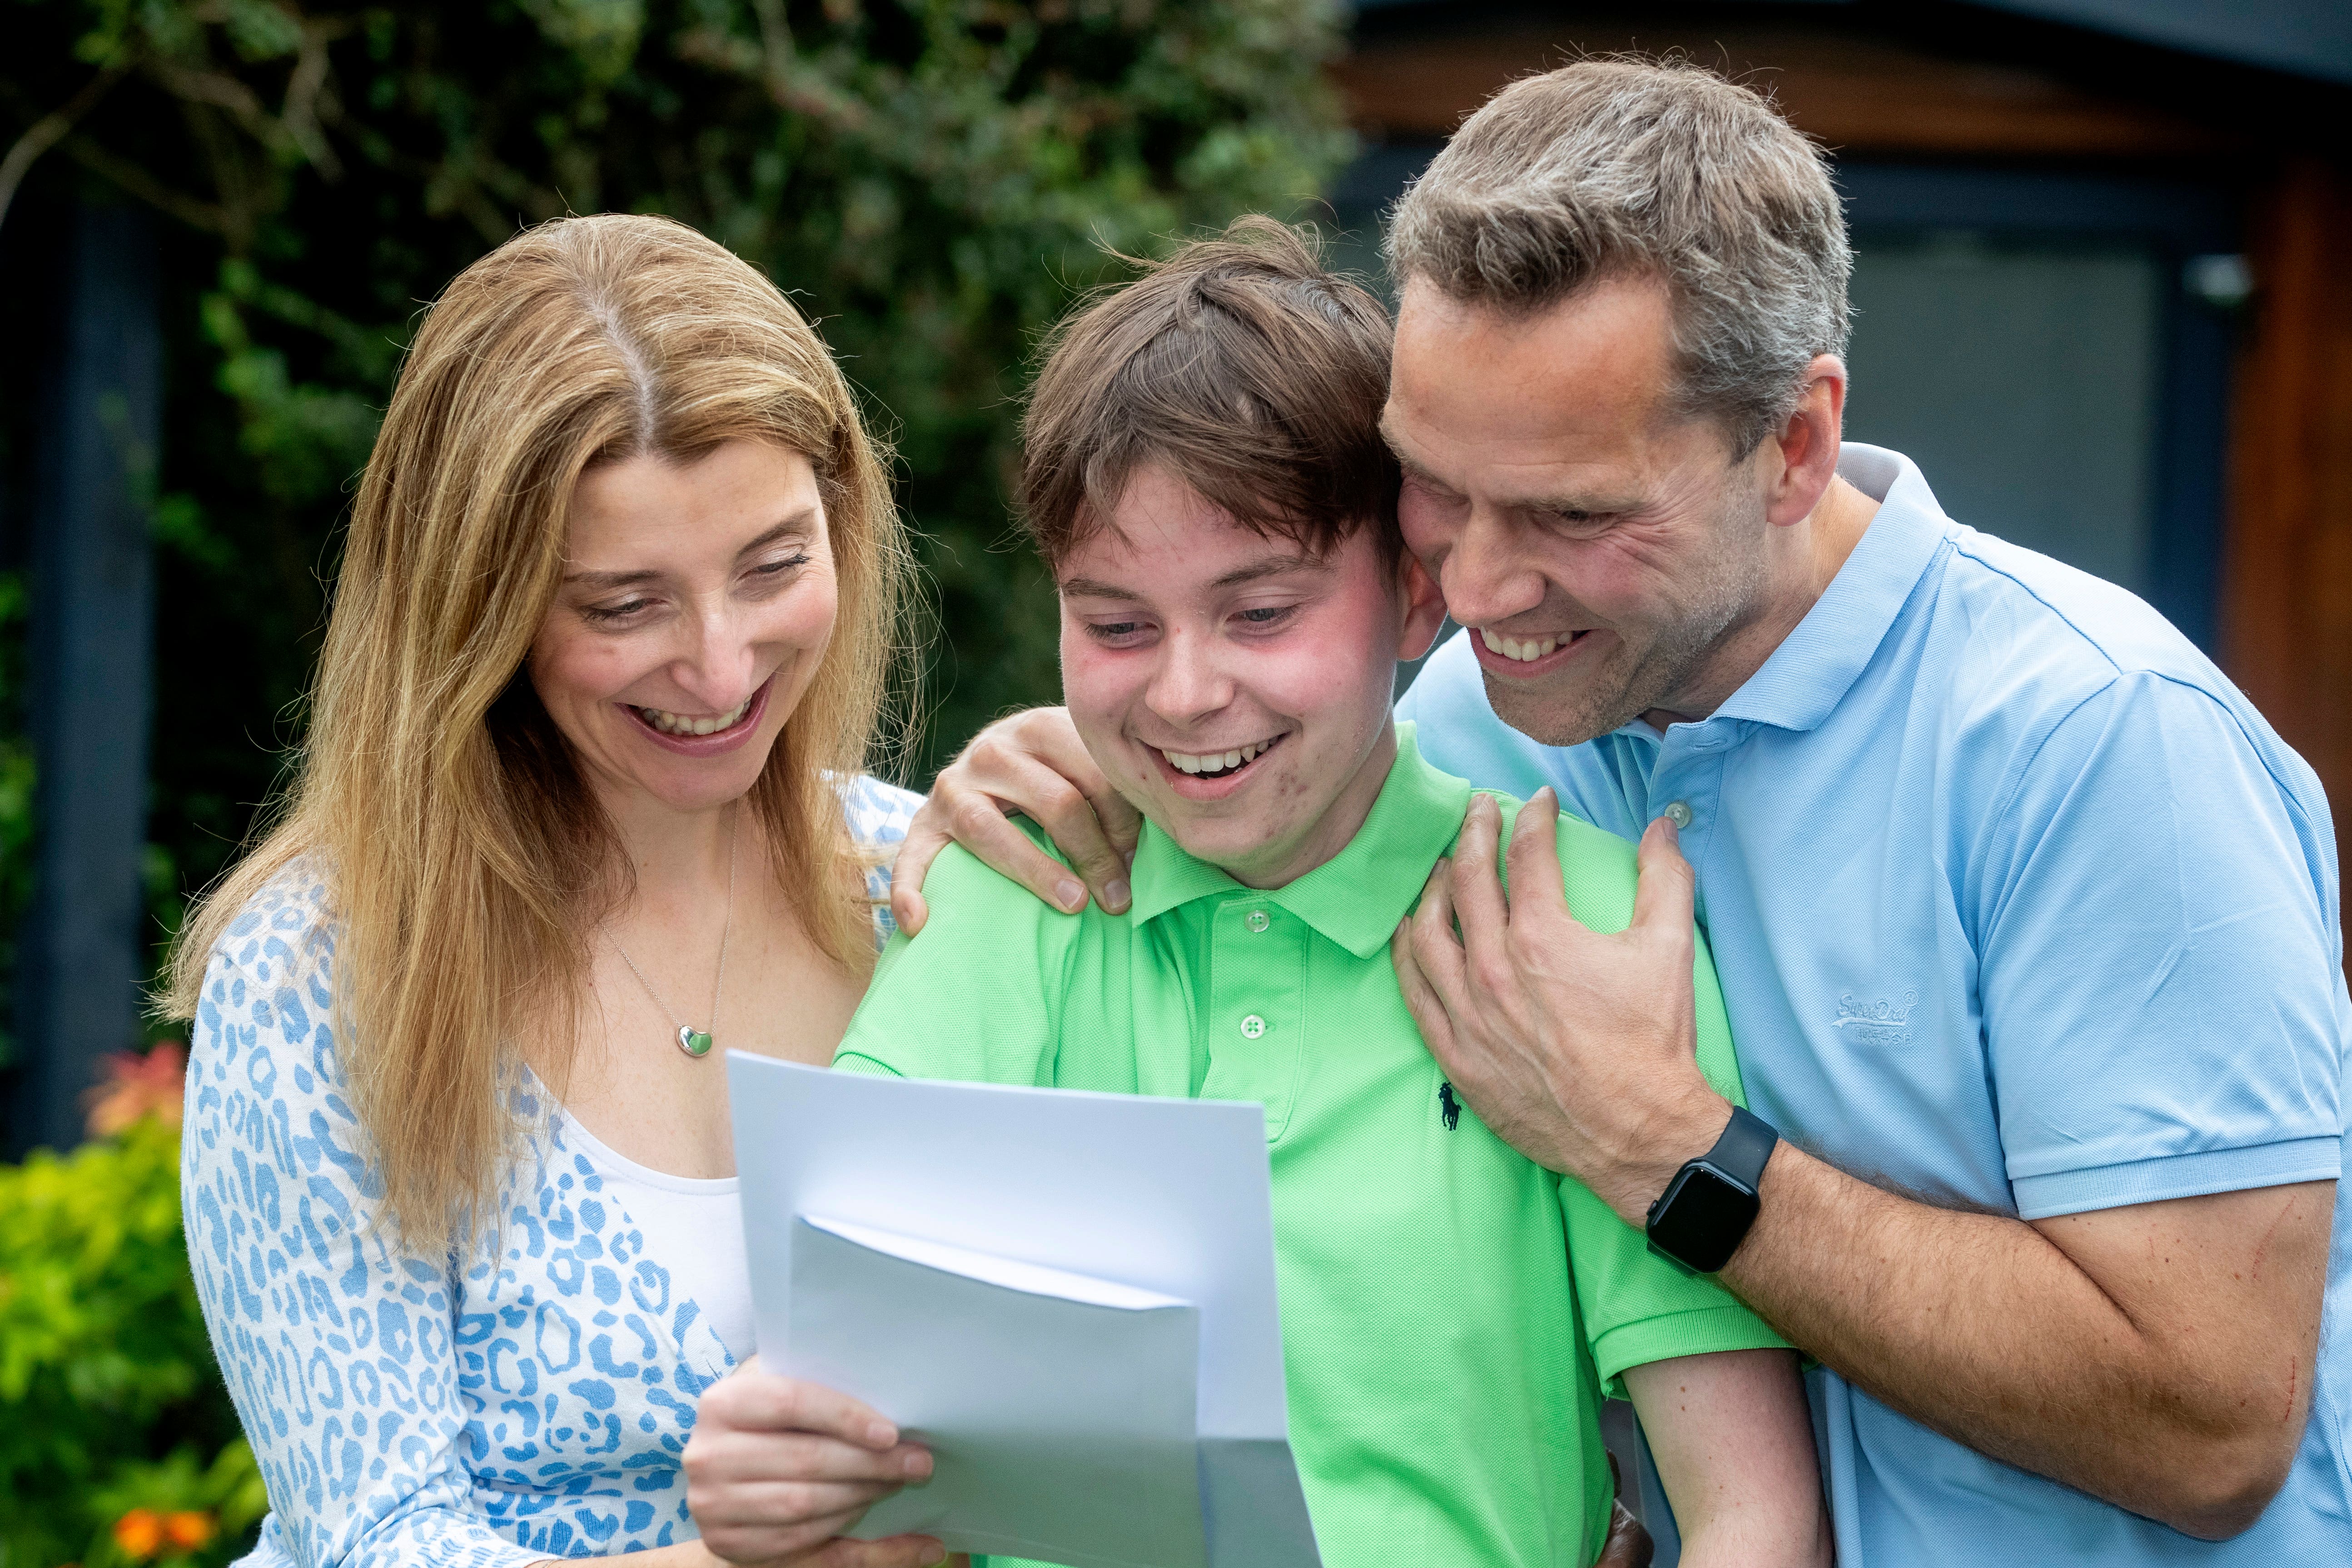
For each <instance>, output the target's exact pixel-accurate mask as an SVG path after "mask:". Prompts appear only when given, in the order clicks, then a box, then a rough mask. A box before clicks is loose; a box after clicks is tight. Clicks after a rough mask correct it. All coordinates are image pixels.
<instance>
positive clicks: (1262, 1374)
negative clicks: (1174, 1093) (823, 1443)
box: [727, 1052, 1319, 1568]
mask: <svg viewBox="0 0 2352 1568" xmlns="http://www.w3.org/2000/svg"><path fill="white" fill-rule="evenodd" d="M727 1070H728V1090H729V1093H730V1097H731V1099H732V1102H733V1121H734V1129H735V1153H736V1165H737V1169H738V1172H739V1173H740V1177H741V1184H740V1191H741V1196H742V1204H743V1228H744V1240H745V1249H746V1252H747V1255H748V1258H749V1262H750V1265H751V1289H752V1302H753V1307H754V1310H755V1312H756V1314H757V1316H758V1320H759V1343H760V1350H761V1360H762V1362H763V1363H765V1364H767V1365H768V1366H770V1367H771V1368H772V1369H773V1370H776V1371H780V1372H783V1373H788V1374H790V1375H793V1376H796V1377H806V1378H810V1379H812V1380H814V1381H822V1382H826V1383H827V1385H828V1386H833V1387H838V1388H840V1389H842V1390H843V1392H845V1393H848V1394H856V1395H857V1396H858V1397H860V1398H864V1399H866V1400H867V1401H868V1402H869V1403H871V1404H873V1405H875V1406H876V1407H877V1409H879V1410H881V1411H882V1412H883V1413H884V1414H885V1415H888V1416H889V1417H890V1418H891V1419H892V1420H894V1421H897V1422H898V1423H899V1424H900V1425H901V1426H905V1427H908V1429H910V1430H918V1431H924V1432H928V1431H929V1428H928V1427H926V1426H924V1422H925V1421H927V1420H928V1421H931V1422H934V1423H937V1424H938V1425H939V1426H940V1431H941V1432H942V1433H944V1434H945V1435H946V1440H944V1441H942V1442H941V1443H940V1445H939V1446H938V1447H937V1448H936V1449H935V1451H936V1452H937V1454H938V1458H939V1463H938V1467H937V1468H936V1470H935V1472H934V1475H933V1479H932V1480H931V1482H930V1483H929V1485H928V1486H926V1487H922V1488H919V1489H910V1490H908V1491H907V1492H904V1493H901V1494H899V1495H898V1497H897V1498H896V1499H894V1500H891V1501H890V1502H888V1503H886V1504H885V1505H883V1506H882V1507H881V1508H877V1510H874V1511H873V1512H871V1513H869V1515H868V1516H867V1518H866V1521H865V1522H864V1523H863V1524H862V1525H861V1526H860V1527H859V1529H858V1530H857V1531H856V1533H857V1534H858V1535H860V1536H864V1537H866V1538H869V1539H870V1538H872V1537H874V1536H877V1535H881V1534H890V1533H897V1532H898V1531H906V1530H921V1531H924V1532H925V1533H928V1534H932V1535H937V1536H939V1537H940V1539H941V1540H943V1541H944V1542H946V1543H947V1544H948V1545H949V1546H950V1548H952V1549H955V1550H959V1551H964V1550H972V1551H982V1552H1003V1553H1006V1554H1008V1555H1020V1556H1028V1557H1034V1558H1037V1559H1040V1560H1043V1561H1045V1562H1055V1563H1072V1564H1076V1565H1077V1568H1096V1565H1097V1564H1099V1565H1101V1568H1120V1565H1124V1564H1130V1563H1149V1564H1150V1568H1195V1565H1197V1564H1199V1563H1202V1562H1203V1560H1204V1559H1203V1557H1202V1555H1197V1554H1196V1553H1199V1552H1201V1551H1202V1548H1201V1547H1199V1546H1195V1547H1192V1548H1191V1549H1190V1551H1189V1552H1188V1550H1187V1546H1186V1543H1187V1542H1192V1541H1196V1540H1197V1541H1199V1542H1202V1544H1203V1545H1204V1546H1205V1563H1207V1564H1208V1565H1209V1568H1317V1565H1318V1563H1319V1558H1318V1555H1317V1552H1316V1549H1315V1537H1314V1531H1313V1527H1312V1525H1311V1524H1310V1523H1309V1521H1308V1519H1307V1503H1306V1498H1305V1494H1304V1493H1303V1491H1302V1490H1301V1489H1300V1487H1299V1482H1298V1475H1297V1466H1296V1464H1295V1463H1294V1461H1293V1459H1292V1458H1291V1453H1290V1445H1289V1427H1288V1418H1287V1409H1286V1401H1285V1397H1284V1391H1283V1381H1282V1330H1281V1322H1280V1318H1279V1315H1278V1313H1277V1310H1276V1299H1275V1276H1274V1214H1273V1203H1272V1194H1271V1186H1270V1182H1269V1178H1268V1173H1267V1164H1266V1152H1265V1114H1264V1112H1263V1110H1261V1109H1260V1108H1259V1107H1258V1106H1256V1105H1255V1104H1249V1103H1243V1102H1233V1101H1215V1100H1158V1099H1149V1098H1145V1097H1142V1096H1134V1095H1114V1094H1089V1093H1082V1092H1077V1091H1072V1090H1063V1089H1011V1088H1003V1087H997V1086H992V1085H985V1084H961V1083H938V1082H929V1081H919V1080H910V1079H878V1078H866V1077H861V1076H858V1075H855V1074H849V1073H833V1072H827V1071H824V1070H822V1069H819V1068H804V1067H799V1066H795V1065H793V1064H791V1063H787V1062H779V1061H775V1060H772V1059H771V1058H764V1057H752V1056H746V1055H743V1054H741V1053H740V1052H730V1053H729V1056H728V1062H727ZM804 1251H806V1252H807V1253H808V1256H806V1257H803V1252H804ZM804 1305H805V1310H803V1309H804ZM1187 1313H1189V1314H1192V1324H1193V1325H1194V1330H1196V1331H1197V1341H1196V1343H1197V1347H1198V1348H1197V1363H1196V1365H1197V1372H1196V1374H1195V1376H1194V1378H1193V1384H1192V1386H1193V1402H1192V1403H1193V1408H1192V1431H1191V1433H1190V1434H1189V1436H1190V1439H1191V1442H1190V1450H1189V1456H1188V1457H1187V1458H1180V1457H1179V1455H1180V1453H1181V1452H1182V1450H1181V1449H1176V1448H1171V1447H1170V1442H1171V1434H1172V1433H1174V1432H1177V1431H1180V1430H1181V1420H1180V1419H1179V1416H1178V1411H1179V1404H1178V1401H1177V1399H1176V1397H1175V1396H1174V1394H1171V1391H1170V1389H1169V1386H1168V1385H1169V1381H1170V1377H1171V1373H1170V1370H1169V1363H1168V1361H1167V1360H1166V1358H1167V1357H1169V1356H1171V1355H1173V1354H1174V1353H1175V1349H1174V1347H1175V1345H1176V1343H1177V1342H1179V1341H1180V1340H1181V1337H1182V1335H1183V1334H1184V1333H1185V1332H1189V1331H1194V1330H1180V1329H1179V1328H1177V1327H1176V1326H1175V1325H1177V1324H1178V1323H1180V1322H1182V1321H1185V1320H1184V1314H1187ZM804 1333H805V1334H806V1335H807V1336H808V1337H807V1338H806V1339H805V1340H804V1339H803V1334H804ZM1177 1381H1178V1382H1181V1378H1180V1379H1178V1380H1177ZM1114 1450H1116V1452H1115V1453H1114ZM1188 1462H1189V1464H1190V1465H1191V1467H1192V1474H1193V1476H1194V1478H1195V1479H1194V1480H1193V1482H1192V1490H1191V1492H1190V1493H1189V1494H1187V1493H1186V1491H1185V1488H1184V1482H1183V1479H1182V1478H1183V1474H1184V1469H1185V1466H1186V1464H1187V1463H1188ZM1006 1467H1010V1468H1013V1469H1016V1470H1018V1471H1020V1472H1021V1474H1020V1476H1019V1477H1018V1478H1017V1479H1015V1480H1006V1479H1003V1478H1005V1477H1006V1474H1007V1470H1006ZM983 1473H985V1474H986V1475H988V1476H992V1477H996V1478H999V1479H998V1480H997V1481H996V1482H994V1483H990V1484H995V1485H1013V1484H1017V1485H1018V1486H1020V1487H1021V1488H1023V1489H1024V1500H1023V1501H1022V1504H1021V1510H1022V1511H1019V1512H1017V1513H1015V1512H1013V1511H1011V1510H993V1501H992V1499H990V1498H984V1497H982V1496H981V1495H979V1494H980V1493H981V1492H982V1491H985V1490H987V1489H988V1486H987V1485H984V1484H983V1483H982V1479H981V1478H982V1475H983ZM927 1497H937V1498H940V1499H943V1500H944V1501H941V1502H939V1503H931V1502H928V1501H927V1500H926V1499H927ZM1176 1512H1185V1513H1188V1514H1189V1517H1190V1520H1191V1523H1190V1524H1189V1525H1179V1524H1177V1523H1175V1522H1173V1515H1174V1514H1175V1513H1176ZM1106 1517H1108V1518H1109V1519H1110V1520H1111V1521H1113V1522H1114V1523H1115V1524H1117V1525H1118V1526H1120V1529H1118V1531H1114V1532H1113V1533H1112V1535H1111V1536H1110V1537H1108V1540H1109V1542H1110V1544H1108V1546H1106V1545H1105V1540H1106V1538H1105V1537H1104V1536H1103V1535H1102V1534H1101V1533H1100V1527H1101V1521H1103V1520H1104V1519H1105V1518H1106ZM918 1519H919V1520H921V1521H924V1522H920V1523H914V1522H908V1521H914V1520H918ZM995 1531H1009V1532H1010V1534H1011V1535H1012V1536H1013V1537H1017V1538H1018V1539H1019V1540H1020V1541H1022V1542H1028V1543H1029V1544H1020V1545H1014V1544H997V1543H994V1542H996V1541H998V1540H999V1539H1001V1538H1000V1537H998V1536H996V1535H994V1534H993V1533H992V1532H995ZM967 1532H969V1533H967Z"/></svg>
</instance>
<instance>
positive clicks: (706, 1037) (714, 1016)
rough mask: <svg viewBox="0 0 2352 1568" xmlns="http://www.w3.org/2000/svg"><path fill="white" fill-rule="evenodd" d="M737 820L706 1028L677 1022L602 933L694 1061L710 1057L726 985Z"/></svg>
mask: <svg viewBox="0 0 2352 1568" xmlns="http://www.w3.org/2000/svg"><path fill="white" fill-rule="evenodd" d="M736 809H737V811H738V813H739V814H740V811H741V809H742V808H741V807H740V806H738V807H737V808H736ZM739 821H740V816H736V817H730V819H729V820H728V824H727V915H726V919H725V920H723V921H721V922H720V923H719V973H717V974H716V975H714V976H712V978H711V982H710V1027H709V1028H708V1029H697V1028H696V1027H695V1026H693V1025H691V1024H689V1023H688V1022H686V1021H685V1020H684V1019H681V1018H678V1017H677V1014H676V1013H675V1012H674V1011H672V1009H671V1007H670V1005H669V1004H668V1003H667V1002H665V1001H663V1000H662V996H661V993H660V992H658V991H656V990H655V989H654V983H653V982H652V981H650V980H648V979H646V972H645V971H644V970H642V969H639V968H638V967H637V961H636V960H635V959H634V958H631V957H630V956H629V950H628V949H627V948H625V947H623V946H622V945H621V939H620V938H619V937H616V936H614V934H613V933H612V932H611V931H606V932H605V933H604V940H605V941H607V942H611V943H612V944H613V951H614V952H617V953H619V954H620V955H621V962H622V963H625V964H627V965H628V966H629V973H632V974H634V975H635V976H636V977H637V984H640V985H642V986H644V987H645V988H646V995H648V996H650V997H652V998H653V1003H654V1005H655V1007H656V1008H657V1009H659V1010H660V1012H661V1013H662V1015H663V1016H665V1017H668V1018H671V1019H673V1020H675V1021H676V1022H677V1048H678V1049H679V1050H681V1051H684V1052H685V1053H686V1054H687V1055H688V1056H689V1057H694V1058H702V1057H707V1056H709V1054H710V1047H711V1044H712V1041H713V1038H714V1037H716V1036H717V1034H718V1033H719V990H720V988H721V987H722V986H724V985H725V984H727V939H728V938H729V937H730V936H731V935H732V934H734V930H735V826H736V823H737V822H739Z"/></svg>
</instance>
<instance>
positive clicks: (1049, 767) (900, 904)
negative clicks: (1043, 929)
mask: <svg viewBox="0 0 2352 1568" xmlns="http://www.w3.org/2000/svg"><path fill="white" fill-rule="evenodd" d="M1011 816H1025V817H1028V818H1029V819H1030V820H1031V821H1033V822H1034V823H1036V824H1037V825H1038V826H1041V827H1043V828H1044V829H1045V836H1046V837H1049V838H1051V839H1052V840H1053V841H1054V842H1055V844H1056V845H1058V846H1059V847H1061V850H1062V853H1064V854H1065V855H1066V856H1068V857H1069V858H1070V866H1064V865H1063V864H1061V862H1059V861H1057V860H1055V858H1053V857H1052V856H1050V855H1048V854H1046V853H1045V851H1044V850H1042V849H1040V848H1038V847H1037V846H1036V845H1035V844H1034V843H1032V842H1031V841H1030V839H1029V836H1028V835H1027V834H1025V833H1024V832H1022V831H1021V829H1019V828H1018V827H1015V826H1013V824H1012V823H1011V822H1010V821H1008V820H1007V818H1009V817H1011ZM1142 831H1143V818H1142V817H1141V816H1139V815H1138V814H1137V812H1136V809H1135V808H1134V807H1133V806H1131V805H1129V804H1128V803H1127V800H1126V798H1125V797H1124V796H1122V795H1120V794H1119V793H1118V791H1117V790H1115V789H1113V788H1111V787H1110V781H1109V780H1108V779H1107V778H1105V777H1104V776H1103V772H1102V770H1101V769H1100V768H1098V767H1097V766H1095V763H1094V759H1093V758H1092V757H1090V756H1088V755H1087V748H1086V746H1085V744H1084V743H1083V742H1080V741H1079V739H1078V731H1077V726H1076V725H1075V724H1073V723H1071V722H1070V714H1069V710H1067V709H1066V708H1032V709H1029V710H1026V711H1024V712H1020V713H1014V714H1013V715H1011V716H1009V717H1007V718H1003V719H999V720H998V721H996V722H995V723H993V724H991V725H990V726H989V727H988V728H987V729H985V730H982V731H981V732H980V733H979V734H978V735H975V736H974V737H972V741H971V744H970V745H968V746H966V747H965V748H964V749H963V752H962V753H961V755H959V756H958V757H957V758H956V760H955V761H954V762H952V763H949V764H948V765H947V766H946V767H944V768H942V769H940V776H939V777H938V778H937V779H935V780H933V781H932V783H931V793H930V795H929V796H928V797H927V798H926V799H925V800H924V802H923V805H922V807H921V809H919V811H917V812H916V813H915V819H914V821H913V822H912V823H910V824H909V825H908V828H907V837H906V841H905V842H904V843H903V844H902V845H900V846H899V849H898V861H897V863H896V864H895V865H894V866H893V867H892V868H891V874H890V915H891V918H892V919H893V920H894V921H897V922H898V929H899V930H900V931H905V932H906V933H907V934H908V936H913V935H915V934H916V933H917V932H919V931H921V930H922V929H923V921H924V920H925V919H926V918H927V917H928V916H929V910H928V909H927V908H926V907H925V905H924V902H923V879H924V877H925V875H926V874H927V873H928V872H929V870H930V866H931V862H932V861H933V860H934V859H936V858H938V857H939V853H940V850H942V849H944V848H946V847H948V846H949V845H950V843H955V844H961V845H962V846H963V847H965V848H966V849H969V850H971V852H972V854H973V855H975V856H977V857H978V858H980V860H981V861H982V863H983V864H985V865H987V866H989V867H991V868H993V869H995V870H997V871H1000V872H1002V873H1003V874H1004V875H1005V876H1006V877H1009V878H1011V879H1013V881H1015V882H1018V883H1020V884H1021V885H1022V886H1023V887H1024V888H1026V889H1029V890H1030V891H1031V892H1033V893H1034V894H1036V895H1037V897H1038V898H1039V899H1041V900H1044V901H1045V902H1046V903H1047V904H1050V905H1052V906H1053V907H1054V908H1055V909H1057V910H1062V911H1064V912H1065V913H1067V914H1076V913H1077V912H1078V911H1079V910H1082V909H1085V908H1086V907H1087V898H1088V897H1089V895H1091V896H1092V897H1093V898H1095V899H1096V900H1098V901H1099V902H1100V903H1101V904H1102V907H1103V908H1104V909H1106V910H1109V911H1110V912H1111V913H1113V914H1118V912H1119V911H1121V910H1125V909H1126V908H1127V906H1128V901H1129V891H1128V882H1127V873H1128V863H1129V861H1130V860H1132V859H1133V858H1135V845H1136V840H1137V838H1138V837H1139V836H1140V835H1141V833H1142ZM1071 867H1076V875H1075V876H1074V875H1072V872H1071Z"/></svg>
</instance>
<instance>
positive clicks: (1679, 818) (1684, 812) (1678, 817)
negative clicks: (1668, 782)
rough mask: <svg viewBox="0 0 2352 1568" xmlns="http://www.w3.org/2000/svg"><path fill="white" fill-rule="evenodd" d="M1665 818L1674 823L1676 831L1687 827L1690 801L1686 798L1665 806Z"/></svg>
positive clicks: (1689, 816) (1689, 817) (1689, 815)
mask: <svg viewBox="0 0 2352 1568" xmlns="http://www.w3.org/2000/svg"><path fill="white" fill-rule="evenodd" d="M1665 818H1666V820H1667V821H1668V822H1671V823H1673V824H1674V825H1675V831H1676V832H1678V833H1679V832H1680V831H1682V830H1683V829H1684V828H1685V827H1688V826H1690V819H1691V809H1690V802H1688V801H1686V800H1678V801H1676V802H1675V803H1674V805H1670V806H1668V807H1666V809H1665Z"/></svg>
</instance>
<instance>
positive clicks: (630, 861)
mask: <svg viewBox="0 0 2352 1568" xmlns="http://www.w3.org/2000/svg"><path fill="white" fill-rule="evenodd" d="M604 814H605V816H606V818H607V819H608V820H609V821H611V823H612V824H613V828H614V834H615V836H616V837H617V838H618V840H619V844H618V848H619V851H620V853H621V855H622V857H623V860H624V864H625V865H626V866H627V867H628V868H629V871H630V873H631V881H630V885H631V886H632V887H633V889H634V893H633V895H632V897H631V900H630V902H631V903H632V904H633V905H635V906H636V907H638V908H640V909H645V910H654V911H660V910H670V909H675V908H677V906H679V905H681V904H691V903H695V902H698V901H701V900H706V899H715V898H717V897H719V892H720V889H724V888H725V887H726V886H727V882H728V872H729V868H730V860H731V858H733V857H734V856H736V855H739V854H740V853H741V852H742V851H743V850H745V849H747V848H748V847H749V846H747V845H743V844H740V843H738V842H736V836H737V835H738V834H743V833H749V832H751V831H752V829H751V827H750V826H749V825H746V824H743V823H741V822H740V821H739V820H738V819H739V817H740V816H743V815H744V814H745V813H744V803H743V802H742V801H740V800H734V801H729V802H725V803H723V804H721V805H713V806H708V807H705V808H703V809H700V810H697V811H679V810H677V809H676V808H674V807H671V806H668V805H663V804H662V803H661V802H659V801H656V800H652V799H649V798H647V797H646V796H644V795H636V796H635V797H634V798H631V799H627V800H611V799H607V800H606V801H605V802H604Z"/></svg>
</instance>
